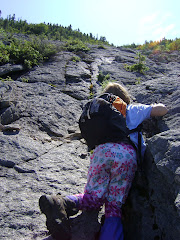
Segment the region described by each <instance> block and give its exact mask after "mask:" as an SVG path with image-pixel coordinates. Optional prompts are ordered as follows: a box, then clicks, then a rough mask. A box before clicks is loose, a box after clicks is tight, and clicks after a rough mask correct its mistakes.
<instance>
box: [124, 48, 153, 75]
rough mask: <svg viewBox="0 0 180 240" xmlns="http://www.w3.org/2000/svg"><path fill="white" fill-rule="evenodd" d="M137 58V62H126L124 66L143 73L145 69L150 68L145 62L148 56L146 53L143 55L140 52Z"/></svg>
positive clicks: (129, 69)
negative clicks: (131, 63) (129, 63)
mask: <svg viewBox="0 0 180 240" xmlns="http://www.w3.org/2000/svg"><path fill="white" fill-rule="evenodd" d="M136 59H137V60H138V62H137V63H135V64H133V65H128V64H125V65H124V68H125V69H126V70H127V71H130V72H139V73H143V74H144V72H145V71H148V70H149V68H148V67H147V66H146V65H145V63H144V61H145V59H146V57H145V56H144V55H142V54H141V53H139V52H138V53H137V57H136Z"/></svg>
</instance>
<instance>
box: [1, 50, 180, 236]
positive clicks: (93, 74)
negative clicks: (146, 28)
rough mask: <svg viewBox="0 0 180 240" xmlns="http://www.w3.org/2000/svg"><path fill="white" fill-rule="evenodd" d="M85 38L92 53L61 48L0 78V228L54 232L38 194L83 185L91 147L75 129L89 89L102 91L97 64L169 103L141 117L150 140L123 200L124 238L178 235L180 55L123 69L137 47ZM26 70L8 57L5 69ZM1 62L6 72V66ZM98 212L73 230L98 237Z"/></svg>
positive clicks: (135, 95)
mask: <svg viewBox="0 0 180 240" xmlns="http://www.w3.org/2000/svg"><path fill="white" fill-rule="evenodd" d="M89 47H90V49H91V50H90V51H89V52H88V53H82V52H81V53H78V56H79V57H80V59H81V61H79V62H75V61H72V59H73V57H74V56H76V55H75V54H74V53H72V52H67V51H66V52H63V51H62V52H59V53H58V54H57V55H56V56H55V57H54V58H53V59H52V60H51V61H49V62H46V63H44V64H43V65H41V66H39V67H35V68H33V69H32V70H31V71H29V72H27V73H24V74H19V77H18V78H17V79H16V80H15V81H5V82H3V81H0V123H1V125H0V143H1V144H0V150H1V151H0V177H1V179H0V180H1V181H0V189H1V191H0V198H1V204H0V206H1V208H0V209H1V214H0V220H1V231H0V238H1V239H11V240H15V239H28V240H29V239H42V238H44V237H45V236H46V235H47V234H48V232H47V229H46V226H45V216H44V215H41V214H40V210H39V207H38V200H39V197H40V196H41V195H42V194H56V193H61V194H63V195H70V194H76V193H82V192H83V189H84V185H85V184H86V176H87V171H88V166H89V152H88V151H87V147H86V145H85V142H84V141H83V140H82V139H81V137H80V134H78V132H79V129H78V119H79V116H80V114H81V111H82V107H83V104H84V103H85V102H86V101H87V100H88V98H89V97H90V96H91V94H92V93H93V94H94V95H97V94H99V93H100V92H101V85H100V83H99V82H98V80H97V75H98V74H99V72H100V71H101V72H102V73H103V74H104V75H106V74H110V76H111V79H112V80H116V81H117V82H118V83H121V84H124V85H125V86H126V87H127V88H128V90H129V91H130V93H131V95H132V99H133V100H134V101H135V102H140V103H144V104H151V103H155V102H163V103H164V104H166V105H167V107H168V109H169V112H168V114H167V115H166V116H164V117H163V118H154V119H151V120H148V121H146V122H144V124H143V134H144V136H145V138H146V142H147V145H148V147H147V152H146V155H145V160H144V163H143V172H142V173H139V172H137V175H136V177H135V180H134V182H133V186H132V189H131V191H130V194H129V197H128V199H127V203H126V204H125V206H124V207H123V223H124V235H125V239H127V240H137V239H138V240H149V239H154V240H158V239H163V240H169V239H171V240H176V239H178V238H179V236H180V191H179V190H180V189H179V188H180V161H179V160H180V155H179V153H180V120H179V119H180V118H179V112H180V99H179V95H180V87H179V77H180V63H178V62H171V61H170V62H167V63H160V62H158V61H156V62H155V61H153V60H150V59H147V61H146V64H147V66H148V67H149V71H148V72H147V73H146V74H145V75H143V74H139V73H133V72H127V71H126V70H125V69H124V64H125V63H127V64H133V63H135V61H136V59H135V57H136V52H135V51H132V50H127V49H123V48H114V47H107V48H106V49H100V48H98V46H89ZM176 54H177V55H178V54H179V53H178V52H177V53H176ZM178 57H179V56H177V59H178ZM4 69H5V70H4ZM13 69H15V70H13ZM20 70H21V68H19V67H18V70H17V66H15V67H14V68H13V67H12V66H10V70H9V71H10V72H9V73H12V71H20ZM0 71H1V76H3V74H5V75H7V71H8V70H7V66H4V67H3V66H1V70H0ZM3 71H5V72H3ZM16 74H17V72H16ZM22 79H26V82H23V81H22ZM101 214H103V210H102V212H101ZM100 222H101V216H100V215H99V217H98V218H97V213H88V212H84V213H82V214H80V215H78V216H74V217H72V240H75V239H81V240H93V239H95V238H97V234H98V232H99V230H100Z"/></svg>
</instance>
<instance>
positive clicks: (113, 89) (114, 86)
mask: <svg viewBox="0 0 180 240" xmlns="http://www.w3.org/2000/svg"><path fill="white" fill-rule="evenodd" d="M103 92H104V93H112V94H114V95H116V96H118V97H120V98H121V99H122V100H123V101H124V102H126V103H127V104H129V103H130V101H131V100H130V96H129V94H128V92H127V90H126V89H125V88H124V87H123V86H121V85H120V84H118V83H114V82H109V83H108V84H107V86H106V87H105V89H104V91H103Z"/></svg>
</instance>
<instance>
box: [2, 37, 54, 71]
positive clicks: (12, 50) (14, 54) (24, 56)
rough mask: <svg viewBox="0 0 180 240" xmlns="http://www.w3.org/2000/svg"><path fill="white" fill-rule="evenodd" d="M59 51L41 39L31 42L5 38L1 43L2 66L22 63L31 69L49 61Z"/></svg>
mask: <svg viewBox="0 0 180 240" xmlns="http://www.w3.org/2000/svg"><path fill="white" fill-rule="evenodd" d="M57 51H58V49H57V48H56V46H55V45H53V44H49V43H46V42H44V41H42V40H41V39H40V38H32V39H31V40H29V41H27V40H21V39H17V38H14V37H11V38H4V42H3V41H0V64H4V63H7V62H12V63H20V64H23V65H24V66H25V67H26V68H28V69H29V68H32V67H33V66H36V65H38V64H39V63H40V62H42V61H43V60H47V59H49V57H50V56H51V55H54V54H55V53H56V52H57Z"/></svg>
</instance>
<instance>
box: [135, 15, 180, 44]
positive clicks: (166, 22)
mask: <svg viewBox="0 0 180 240" xmlns="http://www.w3.org/2000/svg"><path fill="white" fill-rule="evenodd" d="M171 16H172V15H171V14H170V13H161V12H155V13H153V14H151V15H149V16H146V17H144V18H142V19H141V20H140V22H139V29H138V41H139V42H140V43H144V41H145V40H144V39H146V40H147V41H150V40H152V41H156V40H161V39H162V38H164V37H166V38H168V35H170V36H171V35H172V33H173V32H175V30H176V29H175V24H174V23H172V19H171Z"/></svg>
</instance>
